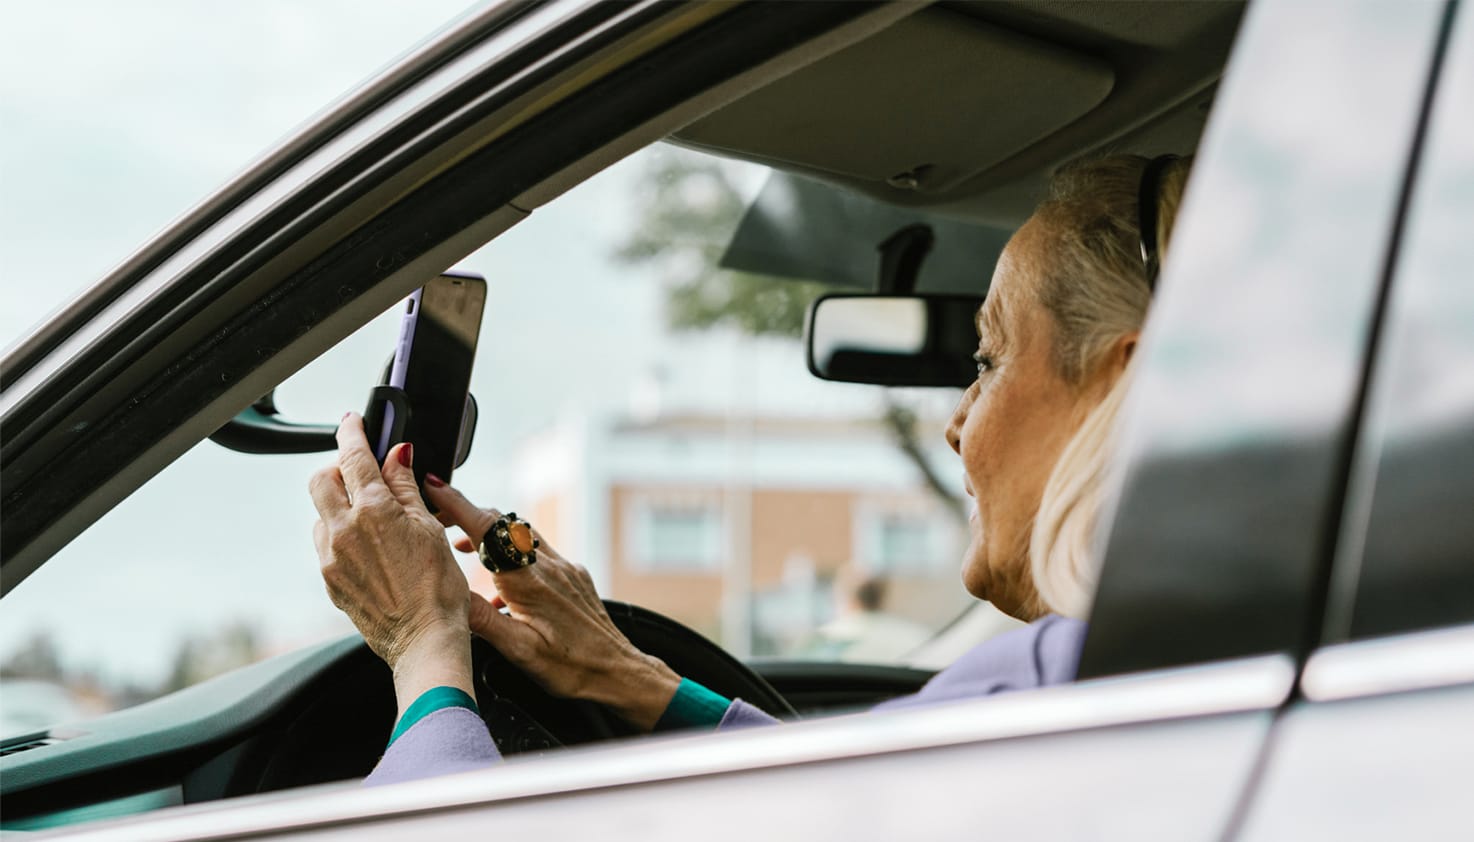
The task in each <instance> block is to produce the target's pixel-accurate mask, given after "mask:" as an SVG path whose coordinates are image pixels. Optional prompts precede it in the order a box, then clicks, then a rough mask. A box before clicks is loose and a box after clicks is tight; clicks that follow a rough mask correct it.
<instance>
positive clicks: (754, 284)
mask: <svg viewBox="0 0 1474 842" xmlns="http://www.w3.org/2000/svg"><path fill="white" fill-rule="evenodd" d="M772 183H773V174H772V173H770V171H768V170H767V169H766V168H763V167H759V166H756V165H750V164H740V163H734V162H731V161H726V160H722V159H718V158H714V157H711V156H707V155H702V154H699V153H695V152H691V151H687V150H683V149H678V148H675V147H671V146H665V145H659V146H655V147H651V148H649V149H646V150H644V151H642V152H640V153H638V154H636V155H634V156H632V157H630V158H629V159H626V160H625V161H622V162H620V163H619V164H617V165H615V166H614V167H611V168H610V169H609V170H607V171H605V172H604V173H601V174H600V175H598V176H596V177H595V178H594V179H592V180H590V181H589V182H586V183H585V184H583V185H580V186H579V187H577V188H575V189H574V190H572V191H570V192H569V193H568V194H567V195H565V196H563V197H561V198H559V199H557V200H556V201H554V202H553V203H551V204H550V205H549V206H547V207H544V208H540V209H538V210H537V211H536V212H534V213H533V214H532V215H531V216H530V217H529V218H528V219H527V220H526V221H524V222H522V223H520V224H519V225H518V226H516V227H515V228H513V229H512V230H510V231H508V232H507V233H506V234H504V235H503V236H501V237H499V238H498V239H497V240H495V241H493V242H492V243H490V244H488V245H487V246H486V247H484V248H483V249H481V250H480V251H478V252H476V253H475V254H473V255H472V256H471V257H469V258H468V259H466V260H465V261H463V262H462V263H461V264H459V265H458V267H457V268H459V269H463V270H468V271H473V272H477V273H479V274H481V275H483V276H485V277H486V279H487V281H488V297H487V305H486V313H485V318H484V321H483V327H482V334H481V344H480V347H479V350H478V354H477V359H476V363H475V370H474V373H473V379H472V391H473V393H474V394H475V395H476V396H477V398H478V401H479V403H480V407H481V412H480V421H479V423H478V425H477V430H476V438H475V444H474V447H473V450H472V455H471V458H470V460H469V461H468V462H467V463H466V465H465V466H464V467H462V468H461V469H459V470H458V471H457V472H456V474H455V477H454V482H455V484H456V485H457V486H458V487H460V488H461V489H462V490H463V491H464V492H465V493H466V494H467V495H468V496H469V497H471V499H473V500H475V501H477V502H478V503H480V504H481V505H486V506H496V507H498V508H501V509H503V510H508V509H515V510H516V511H518V512H519V513H520V514H522V515H523V516H524V517H527V518H529V519H530V520H532V521H533V523H534V524H535V525H537V526H538V527H539V528H540V530H541V531H542V532H543V533H544V534H545V535H546V536H547V537H548V538H549V540H550V541H552V542H553V543H554V544H555V546H557V547H558V548H559V549H560V551H561V552H562V553H563V554H564V555H565V556H567V557H569V558H571V559H573V560H575V561H578V562H580V563H582V564H584V565H586V566H588V567H589V569H590V570H591V572H592V574H593V575H594V578H595V581H596V583H597V584H598V586H599V589H600V592H601V593H602V594H603V595H604V596H606V597H608V598H613V599H620V600H624V601H628V602H632V603H636V604H639V605H642V606H645V607H648V608H651V609H653V610H655V611H658V612H661V613H664V614H667V615H669V616H671V617H673V618H675V619H677V620H679V621H681V622H683V623H685V624H687V625H689V626H691V627H693V628H695V629H697V630H698V631H700V632H702V633H703V634H705V635H707V636H709V637H711V638H712V639H714V640H716V641H717V642H718V643H720V644H721V645H722V646H723V647H725V648H726V649H728V650H729V651H731V652H732V653H733V654H735V655H737V656H739V657H750V656H755V657H763V656H769V657H784V658H800V659H819V660H831V659H844V660H852V661H864V662H874V663H905V662H908V661H911V660H913V659H914V658H915V657H916V653H917V652H918V649H919V647H922V646H923V644H925V643H927V642H928V641H929V640H931V639H932V638H933V637H934V635H935V634H936V633H937V631H938V630H939V629H942V628H943V627H945V626H947V625H948V624H949V623H950V622H951V621H952V620H953V619H954V618H956V617H957V616H958V614H959V613H960V612H961V611H962V610H963V609H964V608H966V607H968V606H970V605H973V604H974V603H973V602H972V600H971V599H970V598H969V597H968V596H967V595H966V593H965V592H964V591H963V589H962V587H961V585H960V583H959V581H958V558H959V555H960V551H961V547H962V542H963V541H964V540H965V539H964V535H963V532H964V529H963V526H964V522H965V515H964V511H963V506H962V503H961V482H960V472H959V470H958V468H957V466H956V465H955V463H954V461H953V460H954V459H955V457H954V456H953V455H952V454H951V453H950V451H949V450H948V448H947V446H946V444H945V442H944V441H943V438H942V428H943V425H944V423H945V420H946V418H947V416H948V414H949V413H950V411H951V409H952V406H953V404H954V403H955V402H956V400H957V397H958V394H957V392H956V391H955V390H914V391H909V392H908V391H904V390H883V389H879V388H877V387H872V386H861V385H853V384H840V383H830V382H824V381H819V380H817V379H815V378H813V377H812V376H811V375H810V374H809V373H808V372H807V370H806V368H805V364H804V358H803V347H802V343H801V341H800V338H799V337H800V333H801V329H802V318H803V314H804V312H805V309H806V307H807V305H808V304H809V302H810V301H811V300H812V299H813V298H814V296H816V295H818V294H819V293H821V292H822V291H824V290H826V289H835V288H848V289H851V290H853V289H855V288H857V287H858V286H859V285H864V284H868V283H869V282H870V278H871V277H872V276H869V275H865V276H860V277H841V276H836V275H834V274H833V273H825V272H819V271H815V272H812V273H810V274H811V275H812V277H808V276H806V273H807V270H805V269H797V270H794V269H789V270H788V271H789V275H787V276H776V275H768V274H764V273H763V271H762V269H763V268H764V267H763V266H762V265H761V264H762V261H761V260H757V261H756V262H754V260H753V259H752V258H751V256H750V255H749V256H748V257H747V258H746V259H745V262H743V263H742V264H741V266H742V268H741V269H729V268H726V267H725V266H724V265H723V263H724V255H726V254H727V253H728V245H729V243H730V242H731V241H732V240H733V238H734V234H735V233H736V232H737V230H738V227H739V223H742V222H743V218H744V209H745V208H747V207H748V206H749V205H750V204H751V203H752V202H753V201H754V200H755V199H756V198H757V197H758V196H759V194H760V193H764V194H766V193H768V192H770V189H769V188H765V185H769V187H771V184H772ZM813 187H814V189H822V190H827V189H828V188H819V187H818V186H813ZM182 204H183V203H181V206H182ZM790 222H791V223H792V224H794V225H799V226H801V225H803V224H804V221H803V220H802V219H799V220H796V221H790ZM905 222H906V220H904V219H890V218H889V217H887V218H886V219H884V220H883V221H882V222H880V223H876V224H877V225H880V226H881V227H880V228H877V232H879V233H877V234H874V235H873V236H872V233H871V232H866V233H864V235H863V236H860V237H857V239H856V242H855V243H853V244H852V245H853V253H849V254H847V255H846V260H848V261H849V263H851V264H852V265H854V266H856V267H858V268H856V269H855V270H854V273H852V274H859V273H863V272H867V271H869V270H868V267H867V266H866V264H867V263H868V261H869V260H870V259H872V258H871V257H870V256H871V255H874V254H875V251H874V248H875V245H876V243H877V242H878V241H879V240H880V239H883V237H884V235H885V233H888V232H889V230H890V229H889V226H890V225H891V224H892V223H894V224H895V227H896V228H899V227H901V225H903V224H905ZM743 225H744V230H747V226H746V223H743ZM790 233H791V232H790ZM790 239H792V238H790ZM759 245H761V243H759ZM119 253H122V252H121V251H116V252H114V253H113V254H114V256H116V254H119ZM728 262H730V261H728ZM962 265H963V268H964V269H965V268H966V266H965V264H962ZM989 268H990V267H988V266H980V267H979V268H978V269H977V275H978V277H979V279H984V278H986V276H987V273H988V270H989ZM773 271H776V270H773ZM795 273H796V274H797V275H798V276H797V277H795V276H794V274H795ZM923 278H924V279H925V278H926V275H925V274H924V275H923ZM847 282H848V283H851V284H854V286H848V287H846V286H845V284H846V283H847ZM923 285H925V280H923ZM398 321H399V308H398V307H396V308H393V309H392V310H391V311H390V312H388V313H385V314H384V315H383V316H381V317H380V318H378V319H377V320H375V321H374V322H372V323H370V324H369V325H367V326H365V327H364V328H362V329H361V330H359V331H358V332H357V333H355V334H354V335H353V336H351V337H349V338H348V339H347V340H345V341H344V342H342V343H340V344H339V345H338V346H337V347H335V348H334V349H332V350H331V351H330V352H329V353H328V354H326V355H324V356H323V357H322V358H320V359H318V360H317V361H315V362H314V363H312V364H311V365H310V366H308V367H307V368H306V369H304V370H303V371H302V372H300V373H298V374H297V375H296V376H294V377H293V378H291V379H289V380H288V381H287V382H286V383H284V384H283V385H282V386H281V387H280V388H279V389H278V390H277V393H276V401H277V404H278V406H279V407H280V408H281V409H282V411H283V412H284V414H285V415H286V416H288V417H290V418H292V419H294V420H302V421H321V420H325V419H336V418H338V417H339V416H341V414H342V413H343V411H345V410H346V409H358V410H361V409H362V408H363V405H364V403H365V401H366V398H367V393H368V389H369V388H370V387H371V386H372V385H373V384H375V383H376V382H378V378H379V376H380V373H381V371H382V369H383V367H384V363H385V361H386V359H387V357H388V356H389V352H390V350H391V348H392V347H393V342H394V338H395V334H396V330H397V325H398ZM330 458H331V457H330V456H329V455H327V454H318V455H306V456H259V455H254V456H253V455H244V454H238V453H233V452H229V451H226V450H224V449H222V448H220V447H219V446H217V445H215V444H213V443H211V442H208V441H207V442H203V443H201V444H200V445H198V446H197V447H195V448H194V449H193V450H191V451H190V452H189V453H188V454H186V455H185V456H184V457H183V458H181V459H180V460H178V461H177V462H176V463H175V464H173V465H172V466H170V467H169V468H168V469H166V470H165V471H164V472H162V473H161V474H160V475H159V476H157V477H156V478H154V479H153V480H152V481H151V482H149V483H148V484H147V485H146V486H144V487H143V488H142V489H140V490H139V491H137V492H136V493H134V494H133V495H132V496H131V497H130V498H129V499H127V500H125V501H124V502H123V503H122V504H120V505H119V506H118V507H117V508H116V509H115V510H113V511H112V512H111V513H109V514H108V515H107V516H106V517H105V518H103V519H102V520H101V521H100V522H98V523H97V524H95V525H94V526H93V527H92V528H91V529H89V530H88V531H87V532H86V533H84V534H83V535H82V536H81V537H79V538H78V539H77V540H75V541H74V542H73V543H72V544H71V545H69V546H68V547H66V548H65V549H64V550H63V551H62V552H61V553H59V554H58V555H57V556H56V557H55V558H53V559H52V560H51V561H49V562H48V563H47V564H46V565H45V566H44V567H43V568H42V569H41V570H40V571H38V572H37V573H35V574H34V575H33V576H32V577H31V578H30V579H28V580H27V581H26V582H24V583H23V584H21V585H20V586H19V587H17V588H16V589H15V590H14V591H13V592H12V593H11V594H10V595H9V596H8V597H7V599H6V602H5V611H4V613H3V615H0V669H3V673H0V676H3V678H4V680H5V682H6V684H5V686H6V688H9V687H10V686H12V682H14V681H18V680H21V679H24V680H27V681H31V682H37V681H39V682H43V683H44V682H49V683H51V684H53V685H55V686H58V687H62V688H64V689H65V690H66V692H67V694H68V696H69V697H70V698H71V699H72V700H73V701H74V702H75V704H76V705H77V706H79V708H80V709H81V710H82V711H83V715H86V714H91V713H97V712H101V711H105V710H109V709H114V708H118V707H123V706H127V705H130V704H133V703H136V702H138V701H142V700H144V699H147V698H151V697H153V696H157V695H160V694H162V693H165V692H169V691H172V690H175V689H178V688H181V687H184V686H188V685H189V684H192V683H194V682H197V681H200V680H203V679H205V678H208V677H210V676H212V675H215V674H218V673H220V672H223V671H225V670H228V669H231V668H233V667H236V666H239V665H242V664H244V663H249V662H251V661H253V660H257V659H260V658H262V657H266V656H269V655H271V654H274V653H278V652H282V651H288V650H291V649H295V648H299V647H301V646H304V645H308V644H310V643H312V642H314V641H319V640H323V639H328V638H333V637H338V636H341V635H344V634H348V633H351V632H352V628H351V626H350V625H349V624H348V623H347V621H346V620H345V619H344V618H343V617H342V615H341V614H339V613H338V612H337V610H336V609H334V608H333V606H332V605H331V603H330V602H329V601H328V599H327V597H326V594H325V593H324V591H323V586H322V582H321V579H320V577H319V574H318V570H317V563H316V557H315V554H314V552H313V549H312V543H311V537H310V536H311V526H312V523H313V521H314V520H315V517H316V515H315V512H314V511H313V508H312V505H311V503H310V501H309V499H308V496H307V493H306V480H307V477H308V476H309V475H310V474H311V473H312V472H313V471H314V470H315V469H317V468H318V467H320V466H321V465H323V464H325V463H326V462H327V461H328V460H329V459H330ZM463 563H464V567H465V569H466V570H467V573H468V575H469V576H470V578H471V580H472V583H473V586H474V587H477V588H478V589H481V590H488V589H489V588H490V582H489V576H488V575H487V574H486V573H485V572H484V571H483V570H481V569H480V568H479V566H478V565H477V563H476V561H475V559H474V558H473V557H466V558H464V559H463ZM58 606H65V609H64V610H58ZM1001 625H1003V624H1002V623H1001V622H1000V623H993V622H984V623H982V624H979V625H976V626H975V627H974V628H973V629H972V630H971V631H969V632H968V635H969V636H968V637H967V640H965V641H964V642H963V644H956V645H953V646H951V647H950V648H949V652H953V653H954V654H955V650H956V649H957V648H959V647H960V646H962V645H964V644H966V643H971V642H975V640H976V639H977V638H978V637H979V636H982V635H985V634H987V633H989V632H991V631H995V630H996V629H997V628H999V627H1000V626H1001ZM933 657H934V660H936V661H945V660H947V658H948V657H949V656H948V655H940V656H933ZM930 662H931V661H930V660H929V661H928V663H930ZM5 695H6V698H7V701H8V700H10V699H12V698H19V696H14V695H12V694H11V693H9V692H8V689H7V692H6V693H5ZM32 695H37V697H44V696H41V695H38V694H36V693H32ZM50 709H51V710H52V711H54V713H53V714H52V715H51V721H57V720H59V719H65V718H74V717H75V715H76V713H75V711H73V710H71V709H68V708H63V707H62V706H59V705H53V706H51V708H50ZM40 718H41V719H46V716H45V715H42V716H41V717H40ZM35 721H36V715H31V718H29V719H26V720H25V722H26V723H27V724H26V726H25V727H28V728H33V727H35V724H34V723H35ZM20 727H21V726H20V725H16V726H10V725H9V723H7V730H6V733H10V732H13V731H14V730H18V729H19V728H20Z"/></svg>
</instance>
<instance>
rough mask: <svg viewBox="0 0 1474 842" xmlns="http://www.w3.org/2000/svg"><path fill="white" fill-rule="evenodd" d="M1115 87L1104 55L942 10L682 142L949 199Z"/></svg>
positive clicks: (809, 71) (729, 111)
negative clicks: (972, 179)
mask: <svg viewBox="0 0 1474 842" xmlns="http://www.w3.org/2000/svg"><path fill="white" fill-rule="evenodd" d="M1114 83H1115V74H1114V73H1113V71H1112V69H1111V68H1110V66H1109V65H1107V64H1106V63H1105V62H1103V61H1101V60H1099V59H1096V58H1094V57H1092V56H1088V55H1084V54H1081V53H1078V52H1075V51H1073V50H1070V49H1067V48H1064V47H1061V46H1059V45H1056V44H1051V43H1049V42H1046V41H1041V40H1038V39H1035V38H1031V37H1028V36H1024V35H1021V34H1019V33H1016V32H1013V31H1011V30H1008V29H1004V28H1002V27H998V26H993V25H990V24H988V23H986V22H983V21H980V20H978V19H976V18H973V17H971V16H968V15H963V14H959V13H957V12H953V11H948V10H946V9H942V8H931V9H927V10H925V11H922V12H918V13H916V14H914V15H911V16H910V17H907V18H905V19H903V20H902V21H900V22H898V23H897V24H895V25H894V26H891V27H889V28H888V29H886V30H885V31H883V32H881V33H880V34H878V35H876V36H874V37H872V38H869V39H867V40H865V41H862V42H860V43H858V44H855V45H854V46H851V47H848V48H846V49H844V50H842V51H840V52H838V53H836V54H834V55H832V56H829V57H827V58H824V59H822V60H820V61H818V62H815V63H814V64H812V65H809V66H808V67H805V68H803V69H802V70H799V71H797V72H795V73H793V74H792V75H790V76H787V77H785V78H783V79H780V80H778V81H776V82H774V83H772V84H769V85H766V86H764V87H763V88H761V89H760V90H757V91H755V92H753V93H751V94H749V95H747V96H745V97H743V98H742V99H739V100H737V101H736V102H733V103H731V104H730V105H727V106H726V107H724V108H722V109H720V110H718V111H716V112H714V113H712V114H710V115H708V116H706V117H704V118H702V119H701V120H699V121H697V122H696V123H693V124H692V125H690V126H688V127H686V128H685V129H682V130H681V131H679V132H677V133H676V138H677V139H678V140H679V141H680V142H683V143H687V144H691V145H695V146H700V147H703V148H707V149H712V150H725V151H726V152H728V153H732V154H736V155H737V156H739V157H745V158H749V159H755V160H761V161H767V162H770V163H772V164H774V165H775V166H785V165H787V166H788V167H790V168H802V169H808V170H811V171H813V172H814V173H816V174H821V175H822V174H829V175H833V176H838V177H840V178H842V179H846V180H848V179H856V180H860V181H864V182H871V183H889V184H891V185H892V186H895V187H898V188H900V189H904V190H908V191H915V192H917V193H921V194H928V193H943V192H945V191H946V190H948V189H950V188H952V187H954V186H956V185H958V184H960V183H962V182H963V181H965V180H966V179H967V178H969V177H970V176H972V175H974V174H976V173H980V172H982V171H984V170H987V169H989V168H991V167H993V166H994V165H996V164H998V163H999V162H1001V161H1004V160H1006V159H1007V158H1009V157H1011V156H1013V155H1014V154H1016V153H1017V152H1019V151H1020V150H1022V149H1024V148H1026V147H1028V146H1029V145H1031V144H1033V143H1035V142H1036V141H1038V140H1040V139H1041V138H1044V137H1046V136H1048V135H1050V134H1052V133H1054V132H1056V131H1058V130H1059V129H1061V128H1062V127H1064V126H1065V125H1067V124H1069V123H1070V122H1072V121H1074V120H1075V119H1077V118H1079V117H1080V116H1081V115H1083V114H1085V113H1087V112H1088V111H1090V110H1091V109H1093V108H1094V107H1095V106H1097V105H1099V104H1100V103H1101V101H1103V100H1104V99H1105V97H1106V96H1107V94H1109V93H1110V91H1111V89H1112V87H1113V86H1114ZM1000 115H1006V119H1000ZM857 140H861V141H862V142H857Z"/></svg>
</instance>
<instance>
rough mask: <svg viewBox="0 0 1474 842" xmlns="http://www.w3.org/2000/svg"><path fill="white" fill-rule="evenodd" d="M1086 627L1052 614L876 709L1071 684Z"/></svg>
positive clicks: (977, 650)
mask: <svg viewBox="0 0 1474 842" xmlns="http://www.w3.org/2000/svg"><path fill="white" fill-rule="evenodd" d="M1086 628H1087V627H1086V625H1085V623H1084V622H1082V621H1080V620H1071V619H1069V618H1066V617H1061V616H1059V615H1057V614H1050V615H1048V616H1046V617H1043V618H1041V619H1038V620H1035V621H1034V622H1032V623H1030V624H1029V625H1027V626H1024V627H1023V628H1021V629H1014V630H1013V631H1011V632H1005V633H1004V634H1000V635H998V636H997V637H994V638H990V639H988V640H985V641H983V642H982V643H980V644H978V645H977V646H974V647H973V648H972V649H970V650H968V652H967V653H966V654H965V655H963V656H962V657H961V658H958V659H957V662H956V663H954V664H953V665H952V666H950V667H947V668H946V669H944V670H942V671H941V672H939V673H937V674H936V675H935V676H932V679H931V681H928V682H927V683H926V686H925V687H922V688H921V691H920V692H918V693H914V694H912V695H910V696H902V697H900V698H897V699H891V700H889V701H886V702H882V703H881V704H879V705H877V706H876V707H875V710H890V709H893V708H907V707H925V706H926V705H934V704H937V703H938V702H947V701H952V700H954V699H971V698H976V697H978V696H991V695H994V694H996V693H1008V692H1011V691H1014V690H1031V689H1033V688H1036V687H1049V686H1051V685H1055V684H1065V683H1068V682H1070V681H1073V680H1074V679H1075V668H1076V666H1077V665H1078V664H1079V662H1080V648H1081V646H1083V645H1084V643H1085V630H1086Z"/></svg>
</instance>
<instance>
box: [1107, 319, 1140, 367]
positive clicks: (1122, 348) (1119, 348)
mask: <svg viewBox="0 0 1474 842" xmlns="http://www.w3.org/2000/svg"><path fill="white" fill-rule="evenodd" d="M1140 341H1141V331H1139V330H1133V331H1131V332H1130V333H1128V334H1126V335H1125V336H1122V337H1121V338H1120V339H1117V340H1116V345H1115V347H1114V348H1112V349H1111V364H1112V368H1114V369H1115V370H1116V373H1117V374H1120V373H1122V372H1124V371H1125V370H1126V364H1127V363H1129V362H1131V358H1132V357H1133V356H1135V354H1136V344H1137V343H1138V342H1140Z"/></svg>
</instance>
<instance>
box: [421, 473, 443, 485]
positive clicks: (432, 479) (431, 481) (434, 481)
mask: <svg viewBox="0 0 1474 842" xmlns="http://www.w3.org/2000/svg"><path fill="white" fill-rule="evenodd" d="M425 483H426V484H427V485H429V486H430V487H431V488H444V487H445V480H443V479H441V478H440V477H437V476H435V475H434V474H425Z"/></svg>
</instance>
